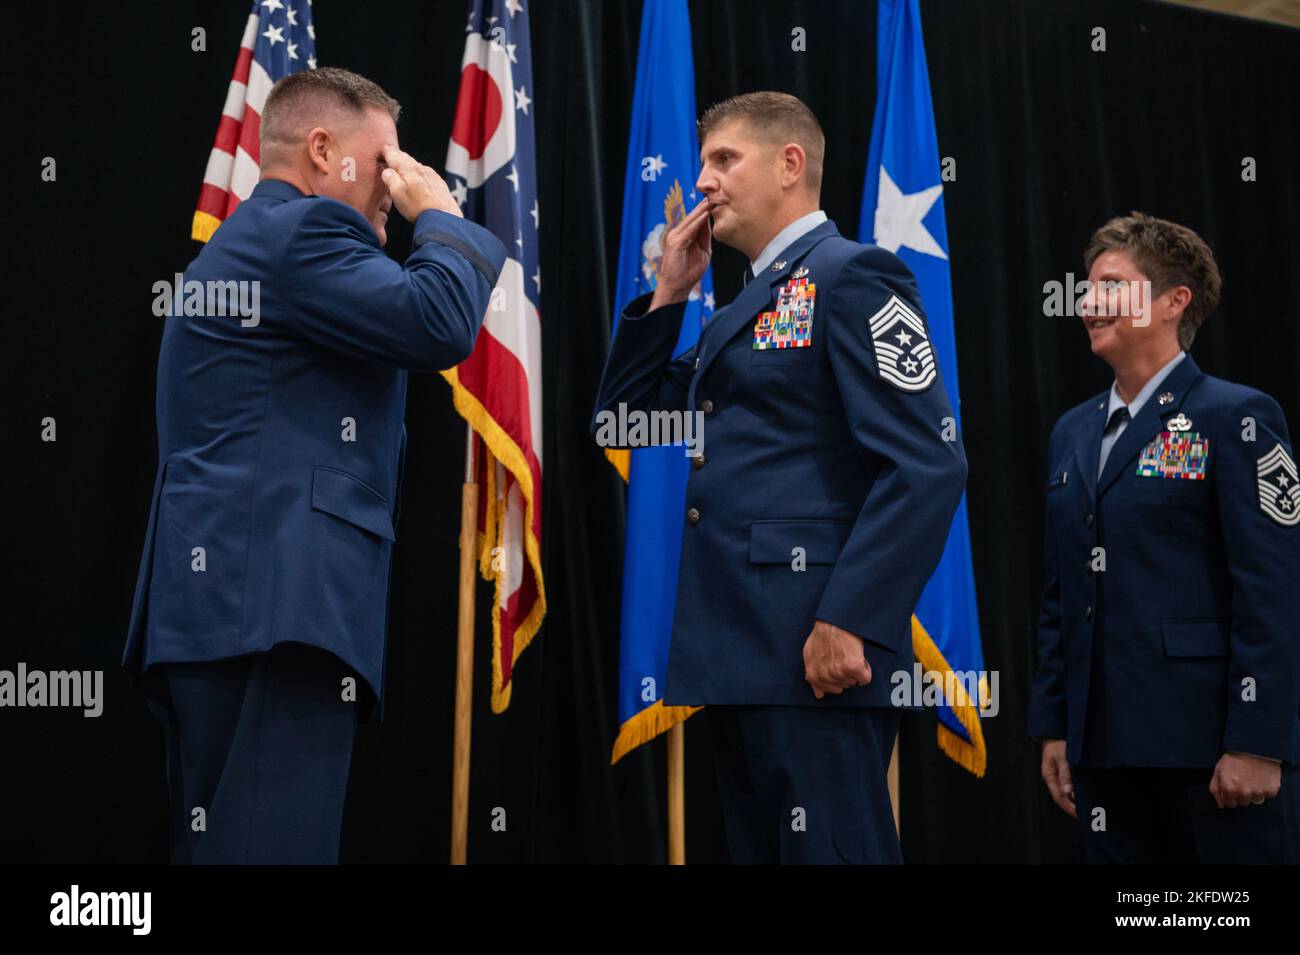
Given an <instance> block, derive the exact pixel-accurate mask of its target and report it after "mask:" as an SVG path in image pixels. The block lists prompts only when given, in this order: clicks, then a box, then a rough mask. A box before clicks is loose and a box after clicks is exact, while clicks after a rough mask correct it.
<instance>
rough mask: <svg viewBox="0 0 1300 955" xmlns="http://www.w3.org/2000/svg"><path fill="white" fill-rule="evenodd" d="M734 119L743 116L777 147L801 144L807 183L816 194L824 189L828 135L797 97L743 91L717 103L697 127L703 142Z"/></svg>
mask: <svg viewBox="0 0 1300 955" xmlns="http://www.w3.org/2000/svg"><path fill="white" fill-rule="evenodd" d="M733 119H742V120H744V121H745V124H746V125H747V126H748V128H749V132H750V133H751V134H752V135H753V137H754V138H755V139H758V140H760V141H762V142H764V143H769V144H771V145H774V146H784V145H785V144H786V143H798V144H799V145H800V146H801V147H803V151H804V155H805V156H806V157H807V170H808V172H807V182H808V188H810V189H811V190H812V191H813V193H814V194H819V193H820V192H821V188H822V163H823V162H824V161H825V158H826V136H825V134H823V133H822V126H821V123H819V122H817V117H816V116H814V115H813V112H812V110H810V109H809V108H808V107H807V106H805V105H804V104H803V102H802V101H801V100H800V99H799V98H798V97H797V96H791V95H790V94H789V93H775V92H771V91H763V92H759V93H743V94H741V95H740V96H733V97H731V99H725V100H723V101H722V102H721V103H714V104H713V105H712V106H710V107H709V108H708V109H707V110H705V111H704V115H703V116H701V117H700V121H699V123H698V124H697V129H698V131H699V134H700V145H701V146H703V145H704V140H705V139H706V138H708V135H709V133H711V132H713V131H714V130H715V129H717V128H718V127H719V126H721V125H723V124H724V123H729V122H731V121H732V120H733Z"/></svg>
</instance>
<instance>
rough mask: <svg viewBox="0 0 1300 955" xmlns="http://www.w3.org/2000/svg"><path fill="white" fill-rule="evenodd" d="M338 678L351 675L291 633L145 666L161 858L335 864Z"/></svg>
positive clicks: (351, 729)
mask: <svg viewBox="0 0 1300 955" xmlns="http://www.w3.org/2000/svg"><path fill="white" fill-rule="evenodd" d="M345 677H352V678H354V679H355V680H356V681H357V683H356V685H357V686H360V685H361V680H360V678H359V677H357V675H356V673H355V671H353V670H352V669H351V668H350V667H348V666H347V665H346V664H344V663H343V662H342V661H341V660H340V659H339V658H338V657H336V656H335V655H334V654H332V653H329V652H328V651H326V650H322V649H319V648H317V647H312V646H308V645H306V644H302V643H281V644H277V645H276V646H275V647H273V648H272V649H271V650H269V651H267V652H265V653H255V654H250V655H247V656H240V657H231V658H227V659H222V660H214V661H211V662H201V663H160V664H155V665H154V666H151V667H150V668H149V672H148V674H147V676H146V680H145V684H144V686H143V689H144V691H145V698H146V700H147V702H148V704H149V707H150V709H151V710H152V712H153V714H154V716H155V717H156V718H157V719H158V721H159V722H160V723H161V724H162V726H163V730H164V735H165V741H166V764H167V786H168V793H169V829H170V836H171V861H172V863H173V864H177V865H185V864H196V865H201V864H232V863H234V864H247V863H253V864H257V863H271V864H278V863H296V864H329V865H333V864H337V862H338V853H339V834H340V831H341V828H342V820H343V802H344V798H345V796H346V794H347V783H348V768H349V765H350V763H351V759H352V743H353V739H354V737H355V735H356V728H357V719H358V716H357V706H358V704H357V703H355V702H351V701H350V700H345V699H344V689H343V680H344V678H345ZM196 810H202V812H201V813H199V812H196Z"/></svg>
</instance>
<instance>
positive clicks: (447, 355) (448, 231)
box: [280, 199, 506, 371]
mask: <svg viewBox="0 0 1300 955" xmlns="http://www.w3.org/2000/svg"><path fill="white" fill-rule="evenodd" d="M303 205H304V206H305V207H306V210H305V212H304V214H303V216H302V218H301V219H300V220H299V222H298V225H297V227H296V228H295V229H294V231H293V234H292V235H290V236H289V239H288V244H287V246H286V248H285V250H284V255H283V258H282V259H281V264H280V275H281V277H282V279H283V282H284V286H283V287H285V288H286V289H287V290H288V291H287V296H288V301H287V302H286V308H285V315H286V321H287V322H288V324H289V326H290V327H291V328H292V329H294V330H295V331H297V332H298V333H299V334H301V335H302V336H303V337H304V338H307V339H308V340H310V341H313V342H315V343H317V344H319V345H321V346H323V347H325V348H328V349H330V350H332V351H337V352H342V353H344V354H348V355H353V356H356V357H360V358H365V359H369V360H371V361H375V362H378V363H381V364H385V365H392V366H396V367H399V368H409V369H413V370H420V371H438V370H440V369H443V368H450V367H451V366H452V365H455V364H458V363H459V362H461V361H464V360H465V359H466V358H467V357H469V354H470V352H471V351H472V350H473V348H474V340H475V338H477V336H478V331H479V327H480V326H481V325H482V323H483V315H484V313H485V312H486V310H487V306H488V302H489V297H490V296H491V294H492V288H493V286H494V285H496V282H497V277H498V275H499V274H500V272H501V267H502V265H504V263H505V257H506V254H505V247H504V246H503V245H502V244H501V243H500V241H498V240H497V238H496V237H495V236H494V235H492V233H490V232H488V231H487V230H486V229H484V228H482V227H480V226H478V225H475V224H474V223H472V222H467V221H465V220H464V219H461V218H459V217H458V216H454V215H451V214H449V213H446V212H440V211H437V210H429V211H426V212H422V213H421V214H420V216H419V217H418V218H417V219H416V221H415V233H414V239H413V241H412V246H413V249H412V252H411V254H410V256H408V258H407V260H406V263H405V264H404V265H398V264H397V263H396V262H394V261H393V260H392V259H390V258H389V257H388V256H387V255H385V254H384V252H383V250H382V249H381V248H380V247H379V242H378V240H377V238H376V237H375V234H374V231H373V230H372V229H371V227H370V224H369V223H367V222H366V220H365V219H364V218H363V217H362V216H361V215H360V213H358V212H357V211H356V210H355V209H352V208H350V207H349V206H346V205H344V204H343V203H341V202H335V201H333V200H330V199H313V200H311V201H309V202H305V203H303Z"/></svg>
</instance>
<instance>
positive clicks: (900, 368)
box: [867, 295, 939, 391]
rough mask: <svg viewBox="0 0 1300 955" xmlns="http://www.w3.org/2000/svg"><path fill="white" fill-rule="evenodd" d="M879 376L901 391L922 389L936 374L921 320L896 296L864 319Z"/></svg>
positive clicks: (928, 340)
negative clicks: (869, 334) (869, 331)
mask: <svg viewBox="0 0 1300 955" xmlns="http://www.w3.org/2000/svg"><path fill="white" fill-rule="evenodd" d="M867 326H868V327H869V328H870V329H871V344H872V345H873V346H874V347H875V350H876V365H877V367H879V369H880V377H881V378H883V379H884V380H885V381H887V382H889V383H890V384H891V385H893V386H894V387H895V388H898V389H899V390H901V391H924V390H925V389H926V388H929V387H930V385H931V384H932V383H933V382H934V380H935V379H936V378H937V377H939V370H938V368H937V367H936V366H935V363H934V349H933V348H931V346H930V336H929V335H928V334H926V331H925V322H924V321H922V319H921V316H919V315H917V314H916V312H914V311H913V310H912V308H911V306H909V305H908V304H907V303H906V302H904V301H903V300H902V299H901V298H899V297H898V296H897V295H891V296H889V301H887V302H886V303H885V304H884V305H883V306H881V308H880V311H878V312H876V314H875V315H872V316H871V317H870V318H869V319H867Z"/></svg>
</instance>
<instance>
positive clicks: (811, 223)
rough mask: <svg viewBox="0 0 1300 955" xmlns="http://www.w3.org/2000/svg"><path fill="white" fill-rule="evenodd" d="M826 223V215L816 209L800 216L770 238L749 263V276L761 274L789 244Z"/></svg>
mask: <svg viewBox="0 0 1300 955" xmlns="http://www.w3.org/2000/svg"><path fill="white" fill-rule="evenodd" d="M825 221H826V213H824V212H822V210H820V209H818V210H817V211H816V212H810V213H808V214H807V215H806V216H800V217H799V218H798V219H795V220H794V221H793V222H791V223H790V224H789V225H788V226H786V227H785V228H784V229H782V230H781V231H780V232H778V233H777V234H776V235H774V236H773V237H772V241H771V242H769V243H768V244H767V245H765V246H764V247H763V251H762V252H760V253H758V258H756V259H755V260H754V261H753V262H750V263H749V274H750V277H751V278H752V277H753V276H756V275H758V274H759V273H761V272H762V271H763V270H764V269H765V268H767V267H768V266H769V265H771V264H772V263H773V262H775V261H776V257H777V256H778V255H780V254H781V253H782V252H784V251H785V250H786V249H787V248H789V247H790V244H791V243H792V242H794V241H795V240H796V239H798V238H801V237H802V236H804V235H806V234H808V233H809V232H811V231H812V230H813V229H815V228H817V227H818V226H819V225H821V224H822V223H823V222H825Z"/></svg>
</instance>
